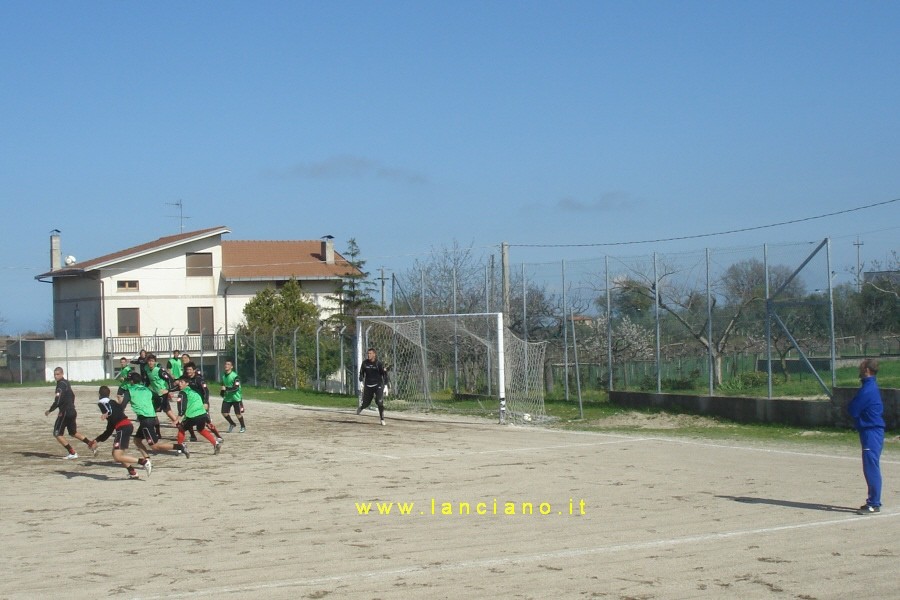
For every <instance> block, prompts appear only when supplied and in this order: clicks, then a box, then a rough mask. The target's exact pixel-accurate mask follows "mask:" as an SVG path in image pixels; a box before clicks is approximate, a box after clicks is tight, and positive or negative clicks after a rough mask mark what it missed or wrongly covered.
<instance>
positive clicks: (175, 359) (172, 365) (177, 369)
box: [169, 350, 182, 379]
mask: <svg viewBox="0 0 900 600" xmlns="http://www.w3.org/2000/svg"><path fill="white" fill-rule="evenodd" d="M181 364H182V363H181V350H172V358H170V359H169V374H170V375H172V379H178V378H179V377H181V374H182V370H181Z"/></svg>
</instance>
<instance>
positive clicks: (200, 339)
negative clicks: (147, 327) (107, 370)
mask: <svg viewBox="0 0 900 600" xmlns="http://www.w3.org/2000/svg"><path fill="white" fill-rule="evenodd" d="M232 337H233V336H232V335H225V334H224V333H213V334H208V335H202V334H196V335H193V334H191V335H187V334H184V335H141V336H131V337H128V336H125V337H108V338H106V347H105V351H106V353H107V354H109V355H112V356H114V357H118V356H125V357H126V358H130V357H132V356H137V354H138V353H139V352H140V351H141V350H146V351H147V352H153V353H154V354H159V355H165V356H168V355H169V354H171V353H172V351H173V350H178V351H180V352H187V353H188V354H201V353H207V354H208V353H210V352H221V351H223V350H225V349H226V348H227V346H228V342H229V341H230V340H231V338H232Z"/></svg>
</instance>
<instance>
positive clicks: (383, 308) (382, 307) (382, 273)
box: [378, 267, 387, 310]
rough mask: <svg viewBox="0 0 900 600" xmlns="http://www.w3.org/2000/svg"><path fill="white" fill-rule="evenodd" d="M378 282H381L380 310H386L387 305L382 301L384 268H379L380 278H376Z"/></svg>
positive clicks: (384, 278)
mask: <svg viewBox="0 0 900 600" xmlns="http://www.w3.org/2000/svg"><path fill="white" fill-rule="evenodd" d="M378 281H380V282H381V310H387V304H386V302H385V299H384V282H385V281H387V278H386V277H385V276H384V267H381V277H379V278H378Z"/></svg>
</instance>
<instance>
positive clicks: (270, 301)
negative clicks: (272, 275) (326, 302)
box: [238, 279, 338, 386]
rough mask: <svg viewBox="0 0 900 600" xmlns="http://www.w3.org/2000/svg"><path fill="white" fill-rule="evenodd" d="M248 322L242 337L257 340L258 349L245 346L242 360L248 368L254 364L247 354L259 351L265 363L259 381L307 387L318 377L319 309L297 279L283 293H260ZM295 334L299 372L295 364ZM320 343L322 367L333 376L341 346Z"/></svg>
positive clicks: (251, 306) (250, 304) (249, 310)
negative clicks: (317, 336)
mask: <svg viewBox="0 0 900 600" xmlns="http://www.w3.org/2000/svg"><path fill="white" fill-rule="evenodd" d="M244 319H245V323H243V324H242V325H240V326H239V327H238V335H239V336H240V338H241V339H243V340H256V344H257V346H256V348H255V349H254V348H248V346H247V345H246V344H245V345H244V346H243V350H244V353H243V354H244V355H243V356H240V357H238V360H239V361H240V362H241V364H242V365H246V364H247V363H248V361H251V360H252V358H250V357H249V356H247V355H246V354H247V353H249V352H253V351H255V352H256V353H257V358H258V359H261V360H260V362H261V368H260V372H259V379H262V380H263V381H274V382H275V383H276V384H277V385H279V386H287V385H288V384H291V385H293V383H294V381H295V380H296V381H297V382H298V385H305V384H306V383H307V382H308V381H310V380H311V379H312V378H313V377H314V376H315V372H316V347H315V344H316V330H317V329H318V328H319V325H320V315H319V309H318V308H317V307H316V305H315V304H314V303H313V302H312V301H311V300H310V298H309V296H308V295H307V294H306V293H305V292H304V291H303V290H302V289H301V287H300V284H299V283H298V282H297V281H296V280H295V279H290V280H289V281H287V282H286V283H285V284H284V285H283V286H282V287H280V288H279V289H273V288H266V289H264V290H262V291H260V292H259V293H257V294H256V296H254V297H253V298H252V299H251V300H250V301H249V302H248V303H247V305H246V306H245V307H244ZM295 332H296V342H297V348H296V356H297V371H294V360H293V357H294V353H295V348H294V347H293V343H294V339H295ZM320 339H321V341H323V347H324V348H323V350H324V352H323V351H320V367H321V368H322V369H323V372H324V373H330V372H332V371H333V370H334V369H335V368H336V367H337V364H338V359H337V358H336V355H337V348H338V347H337V342H336V341H335V340H334V339H332V338H331V337H329V336H325V337H324V338H321V336H320ZM245 372H246V371H245Z"/></svg>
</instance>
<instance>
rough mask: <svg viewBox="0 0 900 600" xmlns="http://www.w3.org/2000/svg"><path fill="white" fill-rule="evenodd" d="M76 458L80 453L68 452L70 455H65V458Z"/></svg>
mask: <svg viewBox="0 0 900 600" xmlns="http://www.w3.org/2000/svg"><path fill="white" fill-rule="evenodd" d="M76 458H78V453H77V452H73V453H72V454H68V455H66V456H64V457H63V460H74V459H76Z"/></svg>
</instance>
